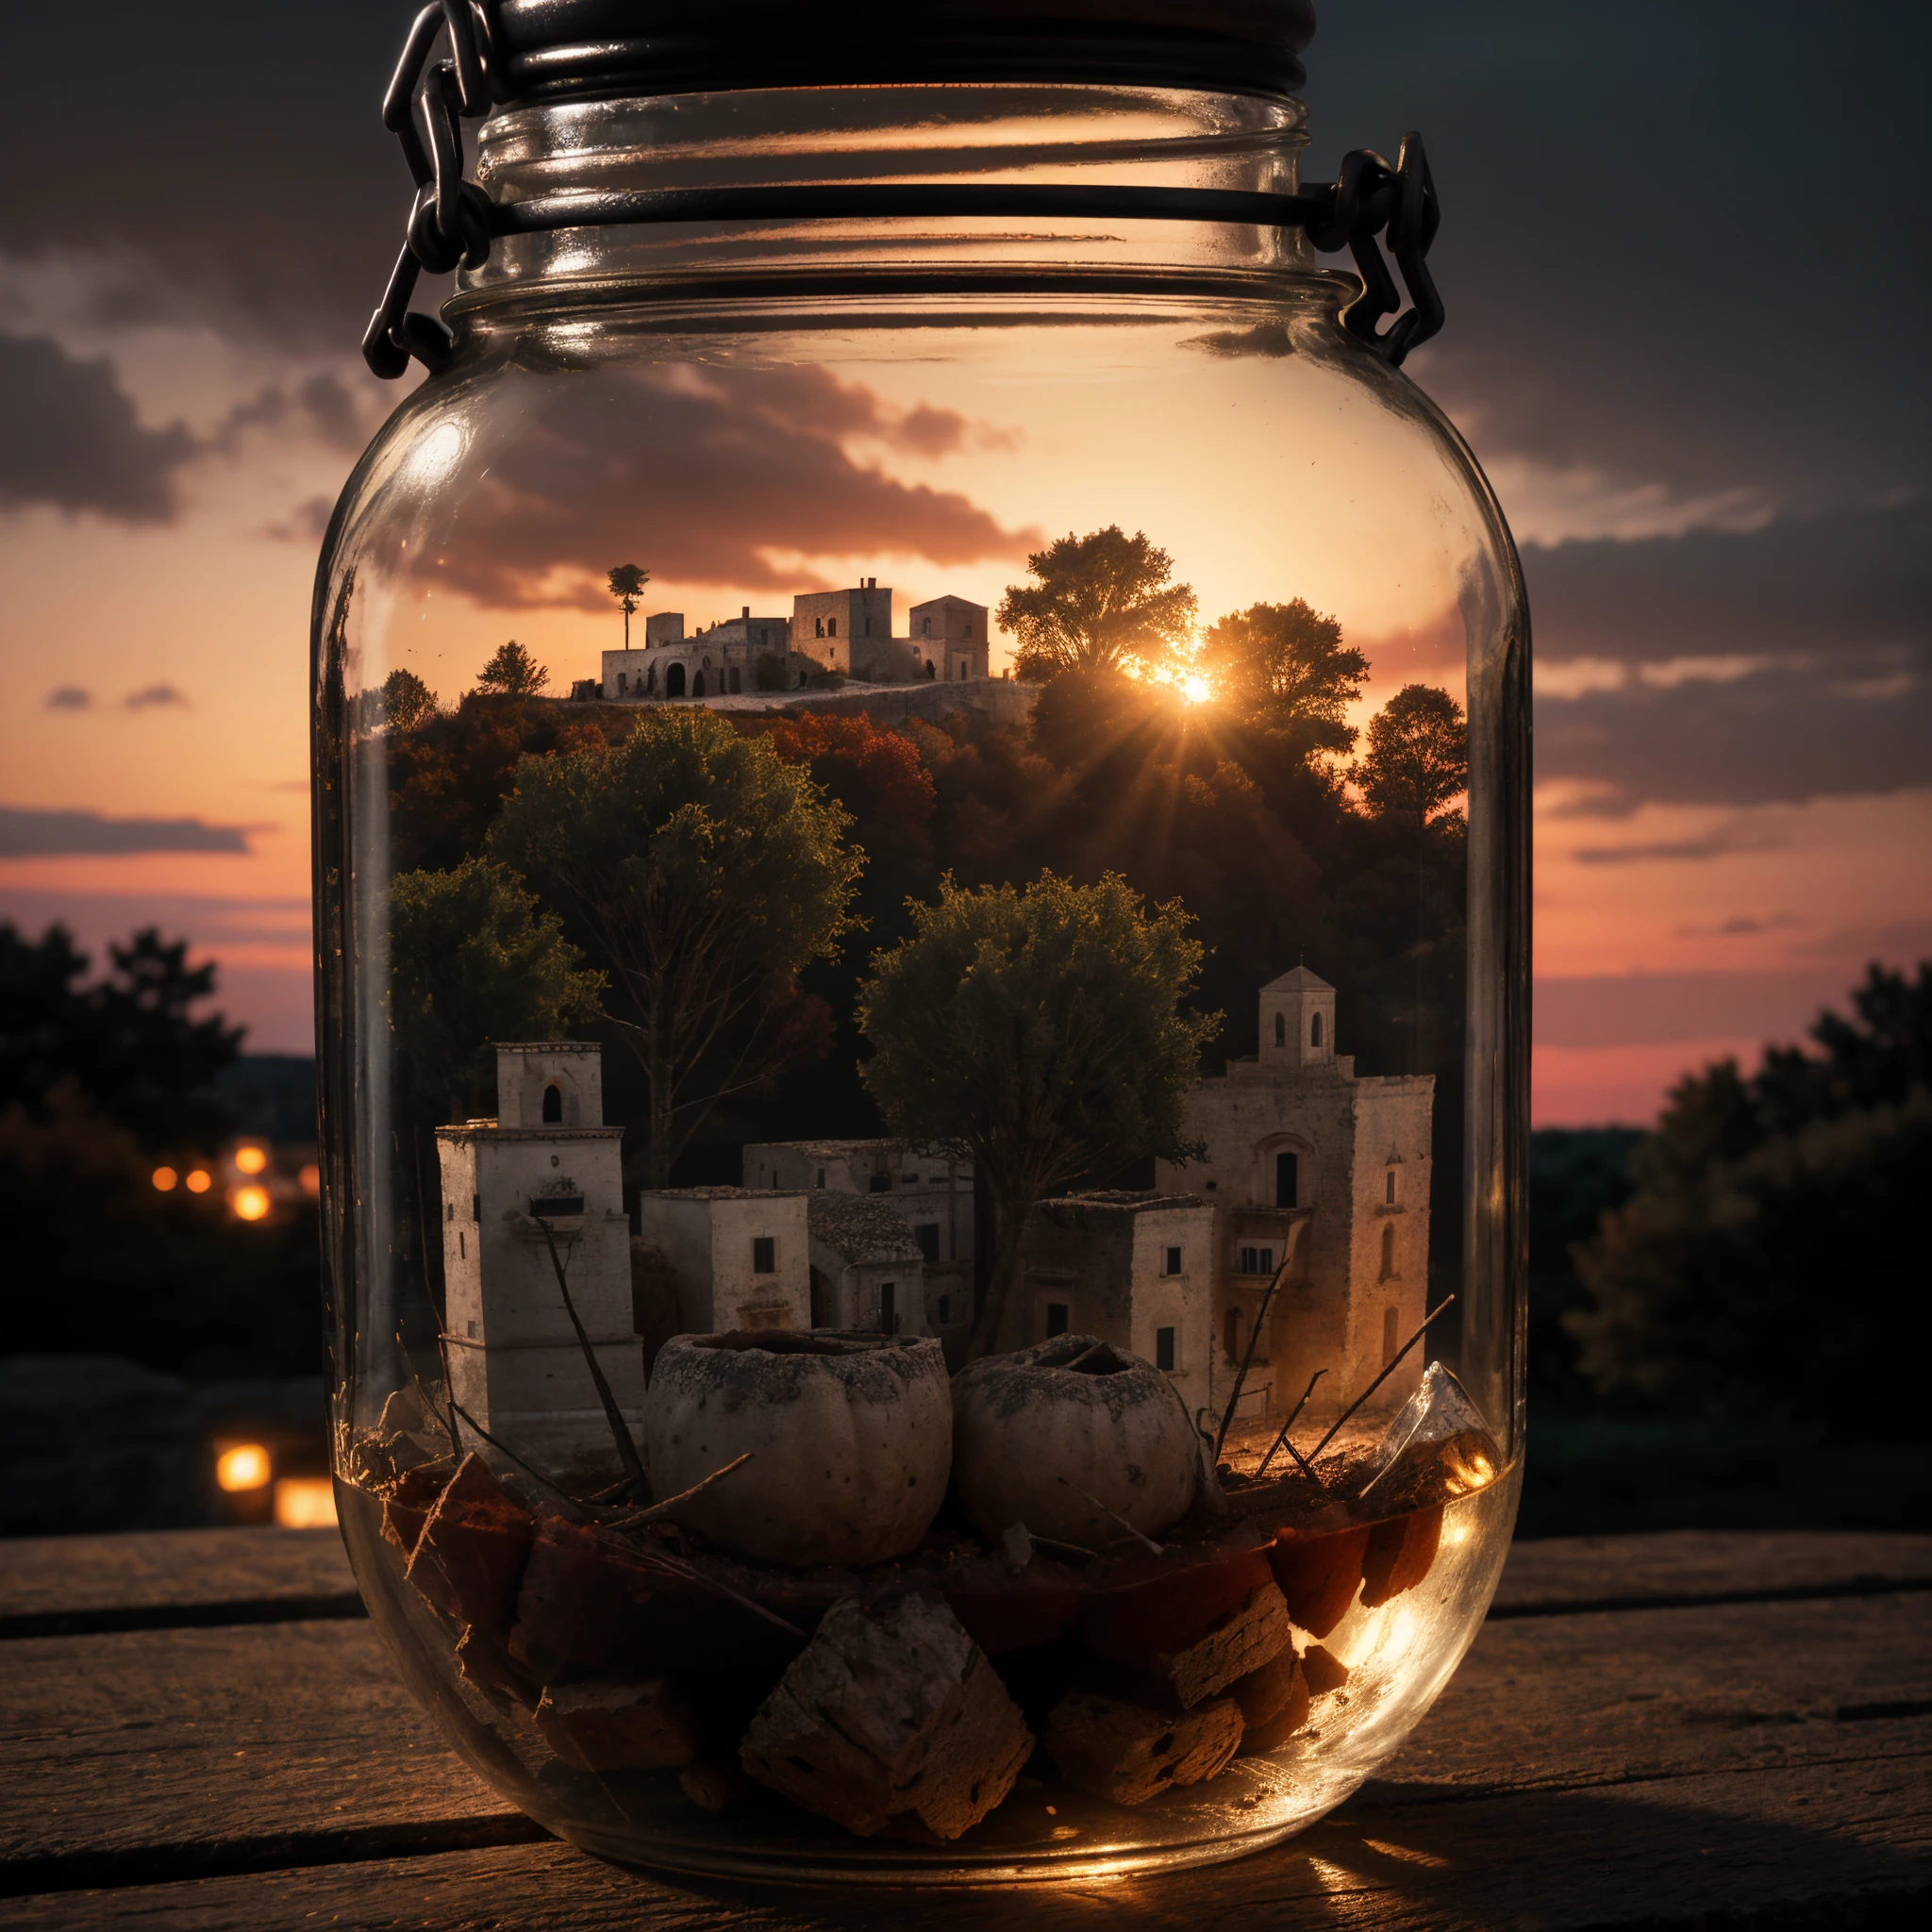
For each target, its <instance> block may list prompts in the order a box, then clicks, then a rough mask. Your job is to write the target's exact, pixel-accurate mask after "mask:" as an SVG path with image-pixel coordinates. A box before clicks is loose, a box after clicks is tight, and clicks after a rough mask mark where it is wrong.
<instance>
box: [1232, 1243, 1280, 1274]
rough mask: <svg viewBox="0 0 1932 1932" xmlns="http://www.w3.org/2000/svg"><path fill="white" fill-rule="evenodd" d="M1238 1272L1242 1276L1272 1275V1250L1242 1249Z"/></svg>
mask: <svg viewBox="0 0 1932 1932" xmlns="http://www.w3.org/2000/svg"><path fill="white" fill-rule="evenodd" d="M1240 1263H1241V1265H1240V1269H1239V1272H1240V1273H1241V1274H1274V1249H1273V1248H1243V1249H1242V1250H1241V1257H1240Z"/></svg>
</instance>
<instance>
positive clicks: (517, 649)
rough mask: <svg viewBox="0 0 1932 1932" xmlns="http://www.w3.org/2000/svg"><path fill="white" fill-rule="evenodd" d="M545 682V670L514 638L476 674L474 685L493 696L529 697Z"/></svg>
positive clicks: (546, 673) (546, 682)
mask: <svg viewBox="0 0 1932 1932" xmlns="http://www.w3.org/2000/svg"><path fill="white" fill-rule="evenodd" d="M549 682H550V673H549V671H548V670H547V669H545V667H544V666H542V665H541V664H540V663H538V661H537V660H536V658H533V657H531V656H530V654H529V652H527V651H526V650H525V649H524V647H523V645H521V644H520V643H518V642H517V641H516V639H514V638H512V639H510V641H509V642H508V643H507V644H501V645H499V646H498V647H497V651H496V655H495V656H494V657H493V658H491V660H490V661H489V663H487V664H486V665H484V667H483V668H482V670H481V671H479V672H477V674H476V689H477V690H478V691H485V692H488V693H489V694H491V696H494V697H506V698H533V697H535V696H536V695H537V693H538V692H539V691H541V690H542V689H543V687H544V686H545V685H546V684H548V683H549Z"/></svg>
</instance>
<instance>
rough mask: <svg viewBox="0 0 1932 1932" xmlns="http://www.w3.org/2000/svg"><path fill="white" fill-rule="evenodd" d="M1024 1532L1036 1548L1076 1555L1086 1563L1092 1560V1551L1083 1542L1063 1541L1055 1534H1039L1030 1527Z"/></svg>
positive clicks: (1070, 1555) (1064, 1554) (1067, 1555)
mask: <svg viewBox="0 0 1932 1932" xmlns="http://www.w3.org/2000/svg"><path fill="white" fill-rule="evenodd" d="M1026 1534H1027V1535H1028V1536H1030V1537H1032V1538H1033V1542H1034V1547H1035V1548H1036V1549H1041V1550H1058V1551H1059V1552H1060V1554H1061V1555H1062V1556H1066V1557H1079V1558H1080V1559H1081V1561H1083V1562H1087V1563H1091V1561H1092V1560H1093V1552H1092V1551H1091V1550H1090V1549H1089V1548H1088V1547H1087V1545H1086V1544H1085V1543H1063V1542H1061V1541H1060V1540H1059V1538H1058V1537H1057V1536H1041V1535H1039V1534H1037V1533H1036V1532H1035V1531H1033V1530H1030V1529H1029V1530H1028V1531H1027V1532H1026Z"/></svg>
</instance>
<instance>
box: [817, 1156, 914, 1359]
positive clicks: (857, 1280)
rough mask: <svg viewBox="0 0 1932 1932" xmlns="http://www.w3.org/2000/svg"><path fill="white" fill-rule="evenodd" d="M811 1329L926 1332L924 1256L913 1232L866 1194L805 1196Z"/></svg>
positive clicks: (900, 1333)
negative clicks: (808, 1232)
mask: <svg viewBox="0 0 1932 1932" xmlns="http://www.w3.org/2000/svg"><path fill="white" fill-rule="evenodd" d="M805 1200H806V1223H807V1226H808V1229H809V1231H810V1235H811V1325H812V1326H813V1327H814V1328H862V1329H867V1330H870V1331H872V1332H874V1333H876V1334H880V1335H924V1334H927V1333H928V1332H929V1330H928V1328H927V1325H926V1309H925V1276H924V1257H923V1256H922V1255H921V1253H920V1249H919V1244H918V1242H917V1241H914V1240H913V1239H912V1232H911V1230H910V1229H909V1228H908V1226H907V1225H906V1224H905V1222H904V1221H902V1220H901V1219H900V1218H899V1216H898V1215H896V1214H895V1213H893V1212H892V1210H891V1208H888V1207H886V1206H885V1205H884V1204H883V1203H882V1202H879V1201H875V1200H873V1199H872V1198H870V1197H869V1196H867V1195H864V1194H848V1193H844V1192H833V1191H829V1190H828V1191H824V1192H815V1193H811V1194H808V1195H807V1196H806V1197H805Z"/></svg>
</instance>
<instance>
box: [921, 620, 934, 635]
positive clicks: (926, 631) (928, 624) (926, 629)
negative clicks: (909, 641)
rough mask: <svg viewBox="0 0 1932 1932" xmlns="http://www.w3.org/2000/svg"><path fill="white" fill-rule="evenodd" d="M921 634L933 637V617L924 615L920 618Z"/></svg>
mask: <svg viewBox="0 0 1932 1932" xmlns="http://www.w3.org/2000/svg"><path fill="white" fill-rule="evenodd" d="M919 635H920V636H921V637H923V638H929V637H931V635H932V619H931V618H929V617H922V618H921V619H920V620H919Z"/></svg>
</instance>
